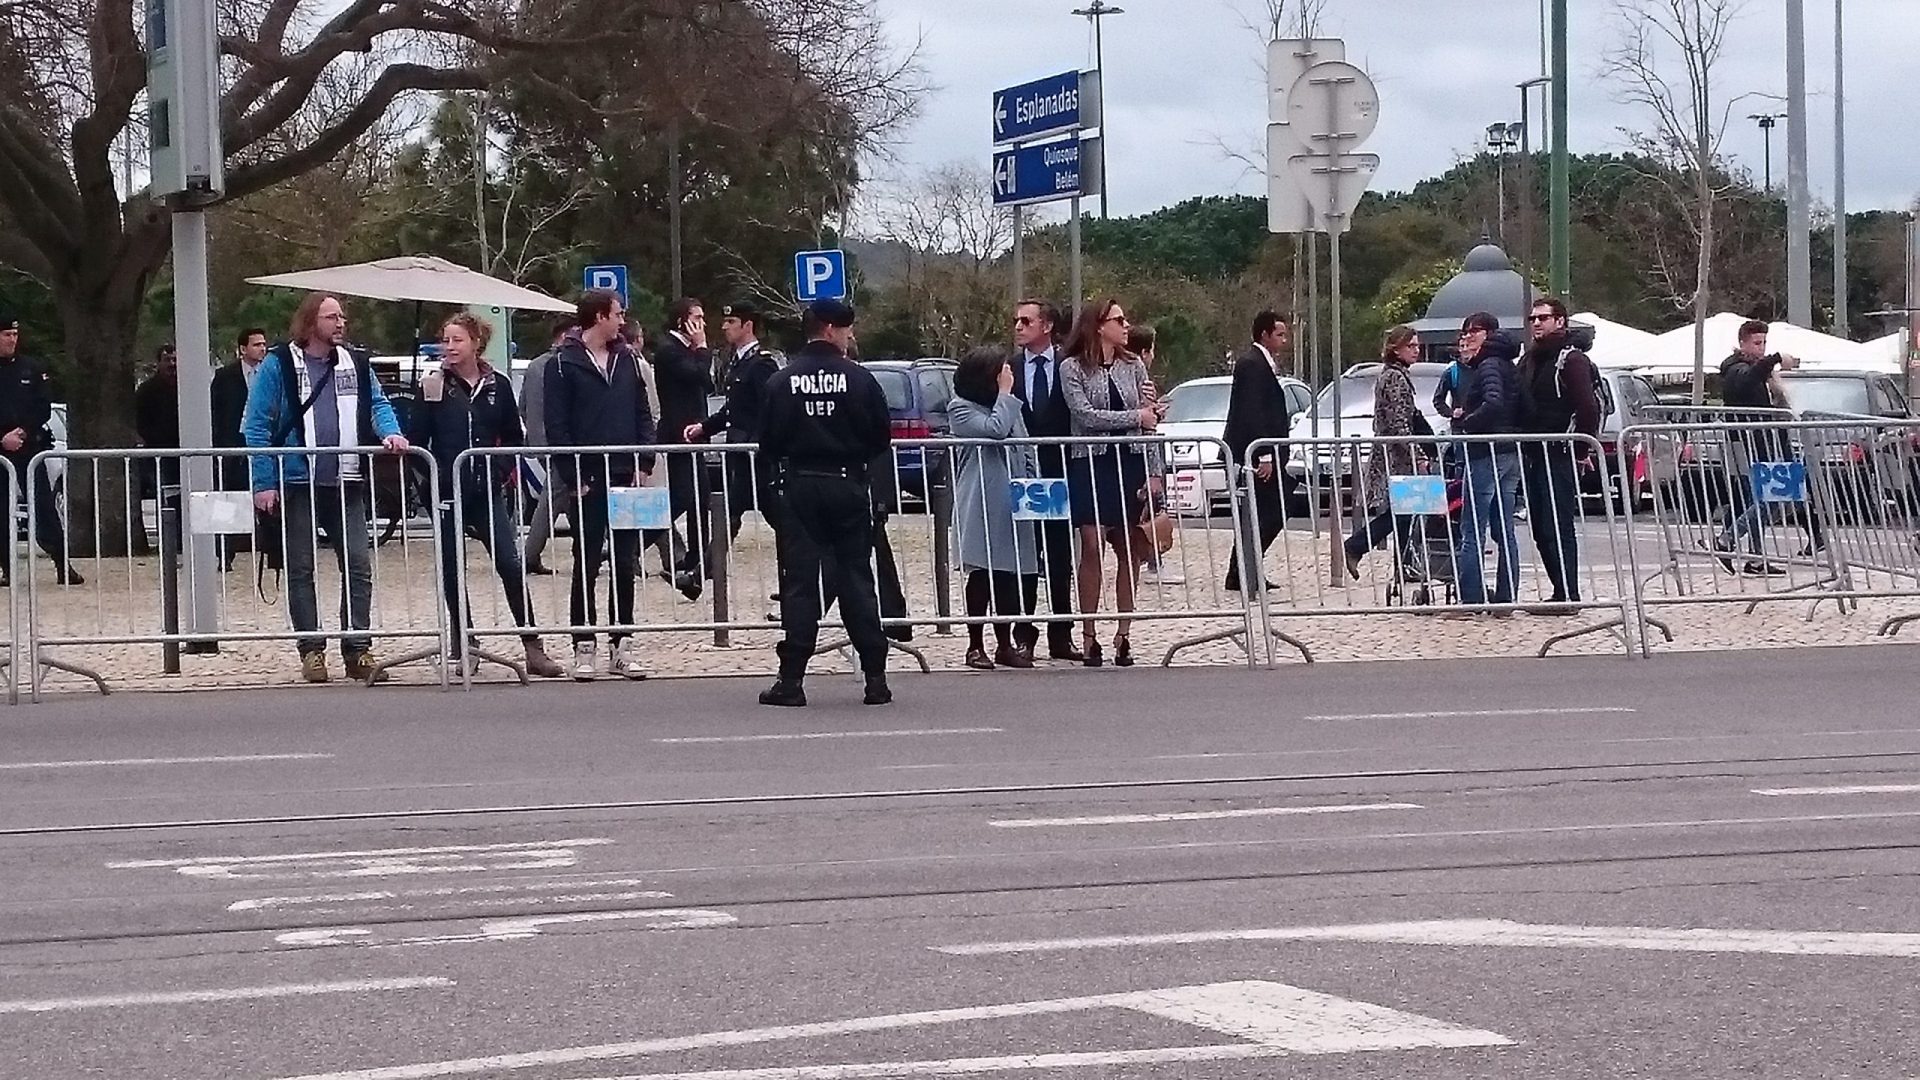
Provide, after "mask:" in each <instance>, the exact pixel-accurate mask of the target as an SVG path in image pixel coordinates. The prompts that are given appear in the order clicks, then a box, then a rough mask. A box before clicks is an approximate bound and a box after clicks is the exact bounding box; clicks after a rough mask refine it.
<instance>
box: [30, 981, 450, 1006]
mask: <svg viewBox="0 0 1920 1080" xmlns="http://www.w3.org/2000/svg"><path fill="white" fill-rule="evenodd" d="M452 985H453V980H452V979H441V978H417V979H359V980H355V981H353V982H330V983H294V984H290V985H284V986H240V987H234V988H232V989H226V990H179V991H172V992H168V993H156V994H113V995H109V996H107V997H81V998H50V999H47V1000H44V1001H0V1014H4V1013H47V1012H66V1011H68V1010H73V1009H124V1008H130V1007H132V1006H136V1005H196V1004H201V1003H204V1002H216V1001H258V1000H261V999H263V998H283V997H310V996H313V995H316V994H370V993H377V992H380V991H384V990H419V989H425V988H427V987H443V986H452Z"/></svg>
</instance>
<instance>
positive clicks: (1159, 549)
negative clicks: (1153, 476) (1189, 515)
mask: <svg viewBox="0 0 1920 1080" xmlns="http://www.w3.org/2000/svg"><path fill="white" fill-rule="evenodd" d="M1174 528H1175V525H1174V520H1173V515H1172V514H1169V513H1167V506H1166V501H1165V499H1164V498H1162V497H1161V496H1158V495H1150V496H1149V497H1148V499H1147V505H1146V506H1145V507H1143V508H1142V509H1141V511H1140V524H1139V525H1138V526H1137V529H1138V531H1139V533H1140V535H1141V537H1142V539H1143V540H1145V542H1146V544H1152V545H1153V551H1154V553H1155V554H1156V555H1165V554H1166V553H1167V552H1169V551H1172V550H1173V534H1174ZM1142 546H1143V547H1144V546H1145V544H1143V545H1142Z"/></svg>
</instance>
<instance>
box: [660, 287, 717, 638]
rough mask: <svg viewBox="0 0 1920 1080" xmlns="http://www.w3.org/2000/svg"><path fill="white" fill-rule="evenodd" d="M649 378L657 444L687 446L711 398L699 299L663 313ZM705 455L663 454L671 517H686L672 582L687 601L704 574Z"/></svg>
mask: <svg viewBox="0 0 1920 1080" xmlns="http://www.w3.org/2000/svg"><path fill="white" fill-rule="evenodd" d="M653 374H654V380H655V382H656V384H657V386H656V389H657V390H658V391H659V394H660V419H659V431H660V435H659V438H660V441H661V442H662V443H665V444H672V445H678V446H684V445H689V444H690V443H691V442H692V440H690V439H688V438H687V436H688V434H689V433H690V431H691V429H692V428H693V426H694V425H696V424H699V423H700V422H701V421H703V420H705V419H706V418H707V399H708V398H709V397H710V396H711V395H712V394H713V354H712V352H711V351H709V350H708V348H707V313H706V309H705V308H703V307H702V306H701V304H700V301H698V300H695V299H693V298H692V297H687V298H684V299H681V300H676V301H674V302H673V306H672V307H671V308H669V309H668V311H667V332H666V333H665V334H663V335H661V337H660V341H659V343H658V344H657V345H656V346H655V348H654V354H653ZM705 456H706V455H704V454H694V453H685V452H683V453H674V454H668V455H667V491H668V497H669V499H670V500H671V501H672V505H673V518H674V520H675V521H676V522H677V521H679V520H680V518H681V517H683V516H684V517H685V518H686V519H687V553H686V555H685V556H684V557H682V558H681V560H680V563H679V565H677V566H675V567H674V571H675V580H674V584H675V585H676V586H677V587H678V588H679V589H680V592H681V594H682V595H684V596H686V598H687V599H689V600H698V599H699V598H700V592H701V589H702V583H703V582H704V580H705V577H706V574H705V573H704V570H703V567H704V566H705V565H706V557H707V546H706V514H705V511H704V510H703V508H702V506H701V503H702V501H703V500H702V499H701V496H700V492H701V489H702V488H704V487H705V486H706V485H704V484H702V483H700V472H701V469H702V467H703V463H702V460H701V459H702V458H704V457H705Z"/></svg>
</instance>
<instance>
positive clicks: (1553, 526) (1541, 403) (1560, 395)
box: [1518, 296, 1601, 615]
mask: <svg viewBox="0 0 1920 1080" xmlns="http://www.w3.org/2000/svg"><path fill="white" fill-rule="evenodd" d="M1527 325H1528V328H1529V329H1530V330H1531V331H1532V335H1533V340H1532V343H1531V344H1530V345H1529V346H1528V347H1527V352H1526V355H1525V356H1523V357H1521V358H1520V364H1519V375H1520V390H1521V393H1520V410H1519V417H1518V419H1519V428H1520V431H1521V432H1522V433H1524V434H1530V435H1566V434H1568V433H1572V434H1575V435H1582V436H1586V437H1589V438H1597V437H1598V436H1599V434H1600V415H1601V407H1600V400H1601V398H1600V373H1599V371H1598V369H1596V368H1595V367H1594V366H1593V360H1592V359H1591V358H1589V357H1588V356H1587V354H1586V353H1585V352H1583V351H1582V350H1581V349H1580V348H1579V347H1577V346H1576V345H1575V343H1574V342H1573V340H1572V337H1571V334H1570V332H1569V329H1568V326H1567V306H1566V304H1564V303H1562V302H1561V301H1560V300H1558V299H1557V298H1555V297H1551V296H1547V297H1542V298H1541V299H1539V300H1536V301H1534V304H1533V314H1532V315H1531V316H1530V317H1529V319H1528V320H1527ZM1592 450H1593V448H1592V446H1591V445H1588V444H1584V443H1577V442H1574V441H1573V440H1552V441H1547V442H1527V443H1522V444H1521V446H1520V463H1521V474H1522V477H1523V480H1524V483H1525V487H1526V492H1527V505H1528V506H1529V507H1531V508H1532V509H1531V513H1529V514H1528V523H1529V524H1530V525H1531V526H1532V527H1533V544H1534V546H1535V547H1536V548H1538V549H1539V550H1540V562H1541V564H1542V565H1543V566H1544V567H1545V569H1546V571H1547V580H1549V581H1551V582H1552V583H1553V595H1552V597H1550V598H1549V600H1548V605H1549V606H1548V607H1546V608H1542V609H1540V610H1538V611H1537V612H1536V614H1542V615H1562V614H1566V615H1570V614H1573V613H1574V612H1575V611H1576V610H1577V609H1575V608H1571V607H1568V606H1567V605H1570V604H1577V603H1579V601H1580V568H1579V536H1578V534H1577V532H1576V530H1575V523H1576V522H1577V521H1578V520H1579V514H1580V470H1581V469H1591V468H1598V467H1600V462H1598V461H1596V460H1594V457H1593V453H1592Z"/></svg>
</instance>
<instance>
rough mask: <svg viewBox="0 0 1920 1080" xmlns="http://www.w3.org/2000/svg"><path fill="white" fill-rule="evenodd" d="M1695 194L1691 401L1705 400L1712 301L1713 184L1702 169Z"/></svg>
mask: <svg viewBox="0 0 1920 1080" xmlns="http://www.w3.org/2000/svg"><path fill="white" fill-rule="evenodd" d="M1700 176H1701V177H1702V179H1701V180H1700V182H1699V187H1698V191H1697V194H1698V195H1699V198H1700V255H1699V261H1698V263H1697V264H1696V266H1695V268H1694V286H1695V287H1694V292H1693V403H1694V404H1695V405H1701V404H1704V403H1705V402H1706V400H1707V313H1708V309H1709V308H1710V307H1712V305H1713V289H1712V284H1713V282H1712V278H1711V274H1712V272H1713V241H1714V235H1713V233H1714V222H1713V188H1712V186H1711V181H1710V180H1708V179H1706V176H1707V173H1706V170H1705V169H1701V170H1700Z"/></svg>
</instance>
